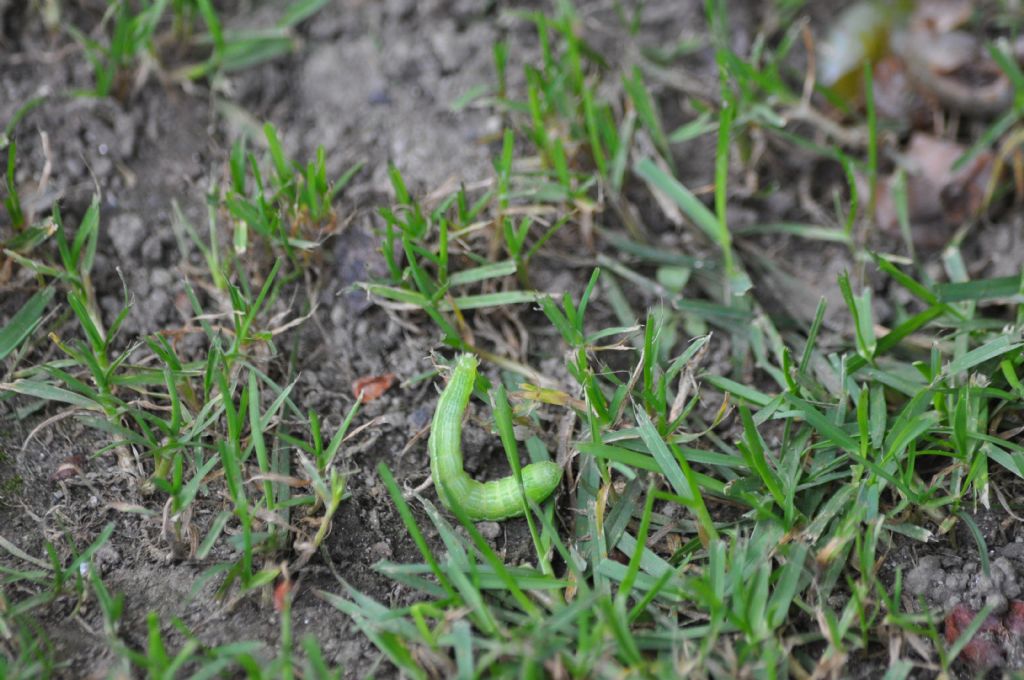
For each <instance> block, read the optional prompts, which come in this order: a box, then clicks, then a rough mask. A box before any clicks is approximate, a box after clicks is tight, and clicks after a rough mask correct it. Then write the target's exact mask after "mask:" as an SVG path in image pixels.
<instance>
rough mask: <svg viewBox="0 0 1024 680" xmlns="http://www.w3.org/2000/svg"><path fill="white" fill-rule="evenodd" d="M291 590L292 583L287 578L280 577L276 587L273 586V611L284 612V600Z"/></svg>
mask: <svg viewBox="0 0 1024 680" xmlns="http://www.w3.org/2000/svg"><path fill="white" fill-rule="evenodd" d="M291 590H292V581H291V579H289V578H288V577H287V576H282V577H281V578H280V579H279V580H278V582H277V585H276V586H274V611H276V612H280V611H284V605H285V598H287V597H288V595H289V593H291Z"/></svg>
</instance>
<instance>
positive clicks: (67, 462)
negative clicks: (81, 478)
mask: <svg viewBox="0 0 1024 680" xmlns="http://www.w3.org/2000/svg"><path fill="white" fill-rule="evenodd" d="M85 462H86V460H85V456H83V455H82V454H80V453H76V454H74V455H71V456H67V457H65V458H61V459H60V462H58V463H57V467H56V469H54V471H53V472H51V473H50V481H51V482H59V481H62V480H65V479H70V478H72V477H76V476H78V475H80V474H82V468H84V467H85Z"/></svg>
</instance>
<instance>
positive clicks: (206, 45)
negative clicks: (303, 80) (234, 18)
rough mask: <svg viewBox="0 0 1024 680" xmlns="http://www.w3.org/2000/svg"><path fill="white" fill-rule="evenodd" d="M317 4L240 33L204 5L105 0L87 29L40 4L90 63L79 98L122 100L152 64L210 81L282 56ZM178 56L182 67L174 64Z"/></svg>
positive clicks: (318, 0)
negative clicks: (93, 26) (88, 84)
mask: <svg viewBox="0 0 1024 680" xmlns="http://www.w3.org/2000/svg"><path fill="white" fill-rule="evenodd" d="M324 4H325V0H294V1H293V2H291V3H290V4H289V5H287V6H286V7H285V8H284V10H283V11H282V12H281V15H280V17H279V19H278V20H277V22H276V23H275V24H274V25H273V26H270V27H265V28H259V29H247V30H234V29H229V28H225V27H224V25H223V22H222V21H221V18H220V16H219V14H218V12H217V9H216V8H215V7H214V3H213V2H211V0H143V1H142V2H129V0H112V1H111V2H110V3H109V4H108V7H107V10H106V12H104V13H103V15H102V17H101V18H100V21H99V29H98V30H88V31H83V30H81V29H80V28H79V27H76V26H75V25H74V24H71V23H68V22H67V21H66V20H65V19H64V18H63V17H62V14H61V13H62V12H63V11H64V10H66V9H68V8H64V7H63V6H62V3H60V2H59V1H57V0H54V2H52V3H50V5H49V6H48V7H45V6H43V5H40V7H41V9H42V10H43V12H42V15H41V16H42V18H43V21H44V23H46V24H47V25H48V26H49V27H51V29H58V28H59V29H62V30H64V31H66V32H67V33H68V35H70V37H71V38H73V39H74V41H75V42H77V43H78V44H79V45H80V46H81V48H82V50H83V51H84V53H85V57H86V58H87V59H88V61H89V63H90V65H91V66H92V70H93V81H94V82H93V86H92V88H91V89H88V90H83V91H81V92H79V93H78V94H82V95H90V96H96V97H108V96H114V97H117V98H118V99H121V100H122V101H126V100H128V99H129V98H130V96H131V94H132V92H133V89H134V88H135V87H136V86H137V85H136V83H134V82H133V81H135V79H136V77H137V75H138V73H139V72H140V71H141V72H145V71H146V70H147V69H151V68H153V67H156V68H157V69H161V70H164V71H166V72H167V73H168V74H169V75H171V76H172V77H173V78H175V79H178V80H181V81H183V82H187V81H195V80H200V79H210V80H215V79H217V78H221V77H223V76H224V75H226V74H230V73H233V72H236V71H239V70H242V69H246V68H250V67H253V66H256V65H258V64H261V63H264V62H267V61H270V60H273V59H276V58H279V57H281V56H284V55H287V54H289V53H291V52H293V51H294V50H295V47H296V38H295V36H294V34H293V32H292V29H293V28H294V26H295V25H296V24H298V23H299V22H301V21H303V20H305V19H307V18H309V17H310V16H312V15H314V14H316V12H318V11H319V10H320V9H321V8H322V7H323V5H324ZM47 9H49V10H50V11H49V12H47V11H46V10H47ZM97 34H98V35H97ZM183 55H187V58H186V63H184V64H181V63H174V62H175V57H177V60H181V57H182V56H183ZM168 58H169V59H170V62H169V63H168V61H167V60H168Z"/></svg>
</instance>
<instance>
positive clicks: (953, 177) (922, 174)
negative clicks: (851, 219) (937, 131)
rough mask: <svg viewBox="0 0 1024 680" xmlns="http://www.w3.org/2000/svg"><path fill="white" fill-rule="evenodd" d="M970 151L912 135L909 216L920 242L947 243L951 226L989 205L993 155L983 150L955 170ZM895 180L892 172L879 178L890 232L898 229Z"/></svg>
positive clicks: (878, 209)
mask: <svg viewBox="0 0 1024 680" xmlns="http://www.w3.org/2000/svg"><path fill="white" fill-rule="evenodd" d="M966 150H967V149H966V147H964V146H962V145H960V144H957V143H956V142H952V141H949V140H946V139H941V138H939V137H935V136H932V135H928V134H924V133H920V132H917V133H914V135H913V136H912V137H911V138H910V144H909V145H908V147H907V150H906V153H905V154H904V155H903V157H902V159H901V165H902V167H903V170H904V171H905V172H906V177H907V186H906V193H907V216H908V219H909V222H910V225H911V228H912V231H913V237H914V242H915V243H916V244H917V245H919V246H922V247H926V248H929V247H940V246H942V245H943V244H944V243H945V241H946V239H947V238H948V236H949V232H950V229H951V228H955V227H957V226H959V225H961V224H963V223H964V222H965V221H966V220H969V219H973V218H975V217H977V216H978V215H980V214H981V212H982V210H983V209H984V207H985V190H986V187H987V185H988V181H989V177H990V175H991V173H992V161H993V156H992V154H991V153H989V152H984V153H981V154H979V155H978V156H977V157H976V158H975V159H974V160H973V161H971V162H969V163H967V164H965V165H964V166H963V167H961V168H960V169H958V170H954V169H953V165H954V164H955V163H956V161H957V160H959V158H960V157H961V156H962V155H963V154H964V152H965V151H966ZM895 180H896V177H895V175H893V176H891V177H889V178H888V179H887V180H885V181H882V182H880V183H879V186H878V196H877V200H876V206H875V219H876V220H877V222H878V226H879V227H880V228H881V229H883V230H885V231H889V232H890V233H898V231H899V219H898V213H897V210H896V202H895V200H894V199H895V197H894V187H895V185H894V182H895ZM865 188H866V186H865Z"/></svg>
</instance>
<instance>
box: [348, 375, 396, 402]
mask: <svg viewBox="0 0 1024 680" xmlns="http://www.w3.org/2000/svg"><path fill="white" fill-rule="evenodd" d="M394 383H395V374H394V373H385V374H384V375H365V376H363V377H362V378H357V379H356V380H355V381H353V383H352V394H354V395H355V397H356V399H359V400H360V401H361V402H362V403H364V404H367V403H369V402H371V401H373V400H374V399H378V398H380V395H382V394H384V393H385V392H387V391H388V390H389V389H390V388H391V386H392V385H393V384H394Z"/></svg>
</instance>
